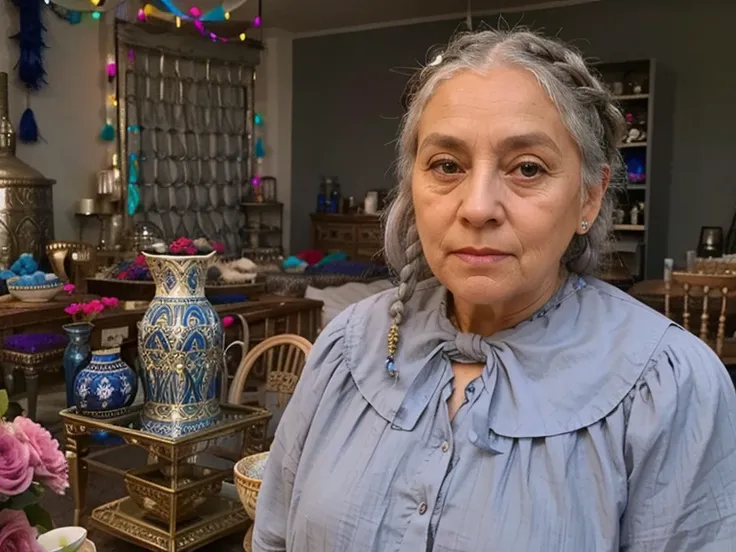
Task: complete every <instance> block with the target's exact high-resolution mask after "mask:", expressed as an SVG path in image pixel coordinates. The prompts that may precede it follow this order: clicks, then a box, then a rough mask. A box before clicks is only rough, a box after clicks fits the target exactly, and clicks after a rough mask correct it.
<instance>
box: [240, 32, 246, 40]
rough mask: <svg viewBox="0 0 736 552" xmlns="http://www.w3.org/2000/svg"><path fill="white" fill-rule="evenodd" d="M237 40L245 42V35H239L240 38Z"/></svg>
mask: <svg viewBox="0 0 736 552" xmlns="http://www.w3.org/2000/svg"><path fill="white" fill-rule="evenodd" d="M238 38H239V39H240V40H245V39H246V36H245V33H240V36H239V37H238Z"/></svg>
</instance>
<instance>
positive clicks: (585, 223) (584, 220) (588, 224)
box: [580, 219, 590, 232]
mask: <svg viewBox="0 0 736 552" xmlns="http://www.w3.org/2000/svg"><path fill="white" fill-rule="evenodd" d="M580 227H581V228H582V229H583V232H587V231H588V228H589V227H590V223H589V222H588V221H587V219H583V222H581V223H580Z"/></svg>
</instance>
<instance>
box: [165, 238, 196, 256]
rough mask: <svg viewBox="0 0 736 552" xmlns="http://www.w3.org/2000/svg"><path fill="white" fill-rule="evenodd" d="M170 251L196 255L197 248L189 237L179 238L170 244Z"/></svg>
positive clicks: (175, 253) (176, 253) (178, 253)
mask: <svg viewBox="0 0 736 552" xmlns="http://www.w3.org/2000/svg"><path fill="white" fill-rule="evenodd" d="M169 253H172V254H174V255H196V254H197V248H196V247H195V245H194V242H193V241H192V240H190V239H189V238H179V239H178V240H174V241H173V242H171V245H169Z"/></svg>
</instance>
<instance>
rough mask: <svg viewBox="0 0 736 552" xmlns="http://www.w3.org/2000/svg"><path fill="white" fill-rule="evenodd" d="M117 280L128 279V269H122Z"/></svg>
mask: <svg viewBox="0 0 736 552" xmlns="http://www.w3.org/2000/svg"><path fill="white" fill-rule="evenodd" d="M118 280H128V271H127V270H123V271H122V272H120V273H118Z"/></svg>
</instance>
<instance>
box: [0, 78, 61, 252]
mask: <svg viewBox="0 0 736 552" xmlns="http://www.w3.org/2000/svg"><path fill="white" fill-rule="evenodd" d="M53 184H54V181H53V180H49V179H48V178H46V177H45V176H43V175H42V174H41V173H40V172H38V171H37V170H35V169H33V168H31V167H30V166H28V165H27V164H25V163H23V161H21V160H20V159H18V158H17V157H16V156H15V131H14V130H13V125H12V124H11V123H10V112H9V109H8V74H7V73H2V72H0V266H5V267H8V266H9V265H10V263H12V262H13V261H14V260H15V259H17V258H18V256H19V255H20V254H21V253H30V254H32V255H33V257H34V258H35V259H36V261H38V262H39V263H40V262H42V261H44V260H45V258H46V244H47V243H49V242H51V241H53V240H54V200H53V190H52V185H53Z"/></svg>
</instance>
